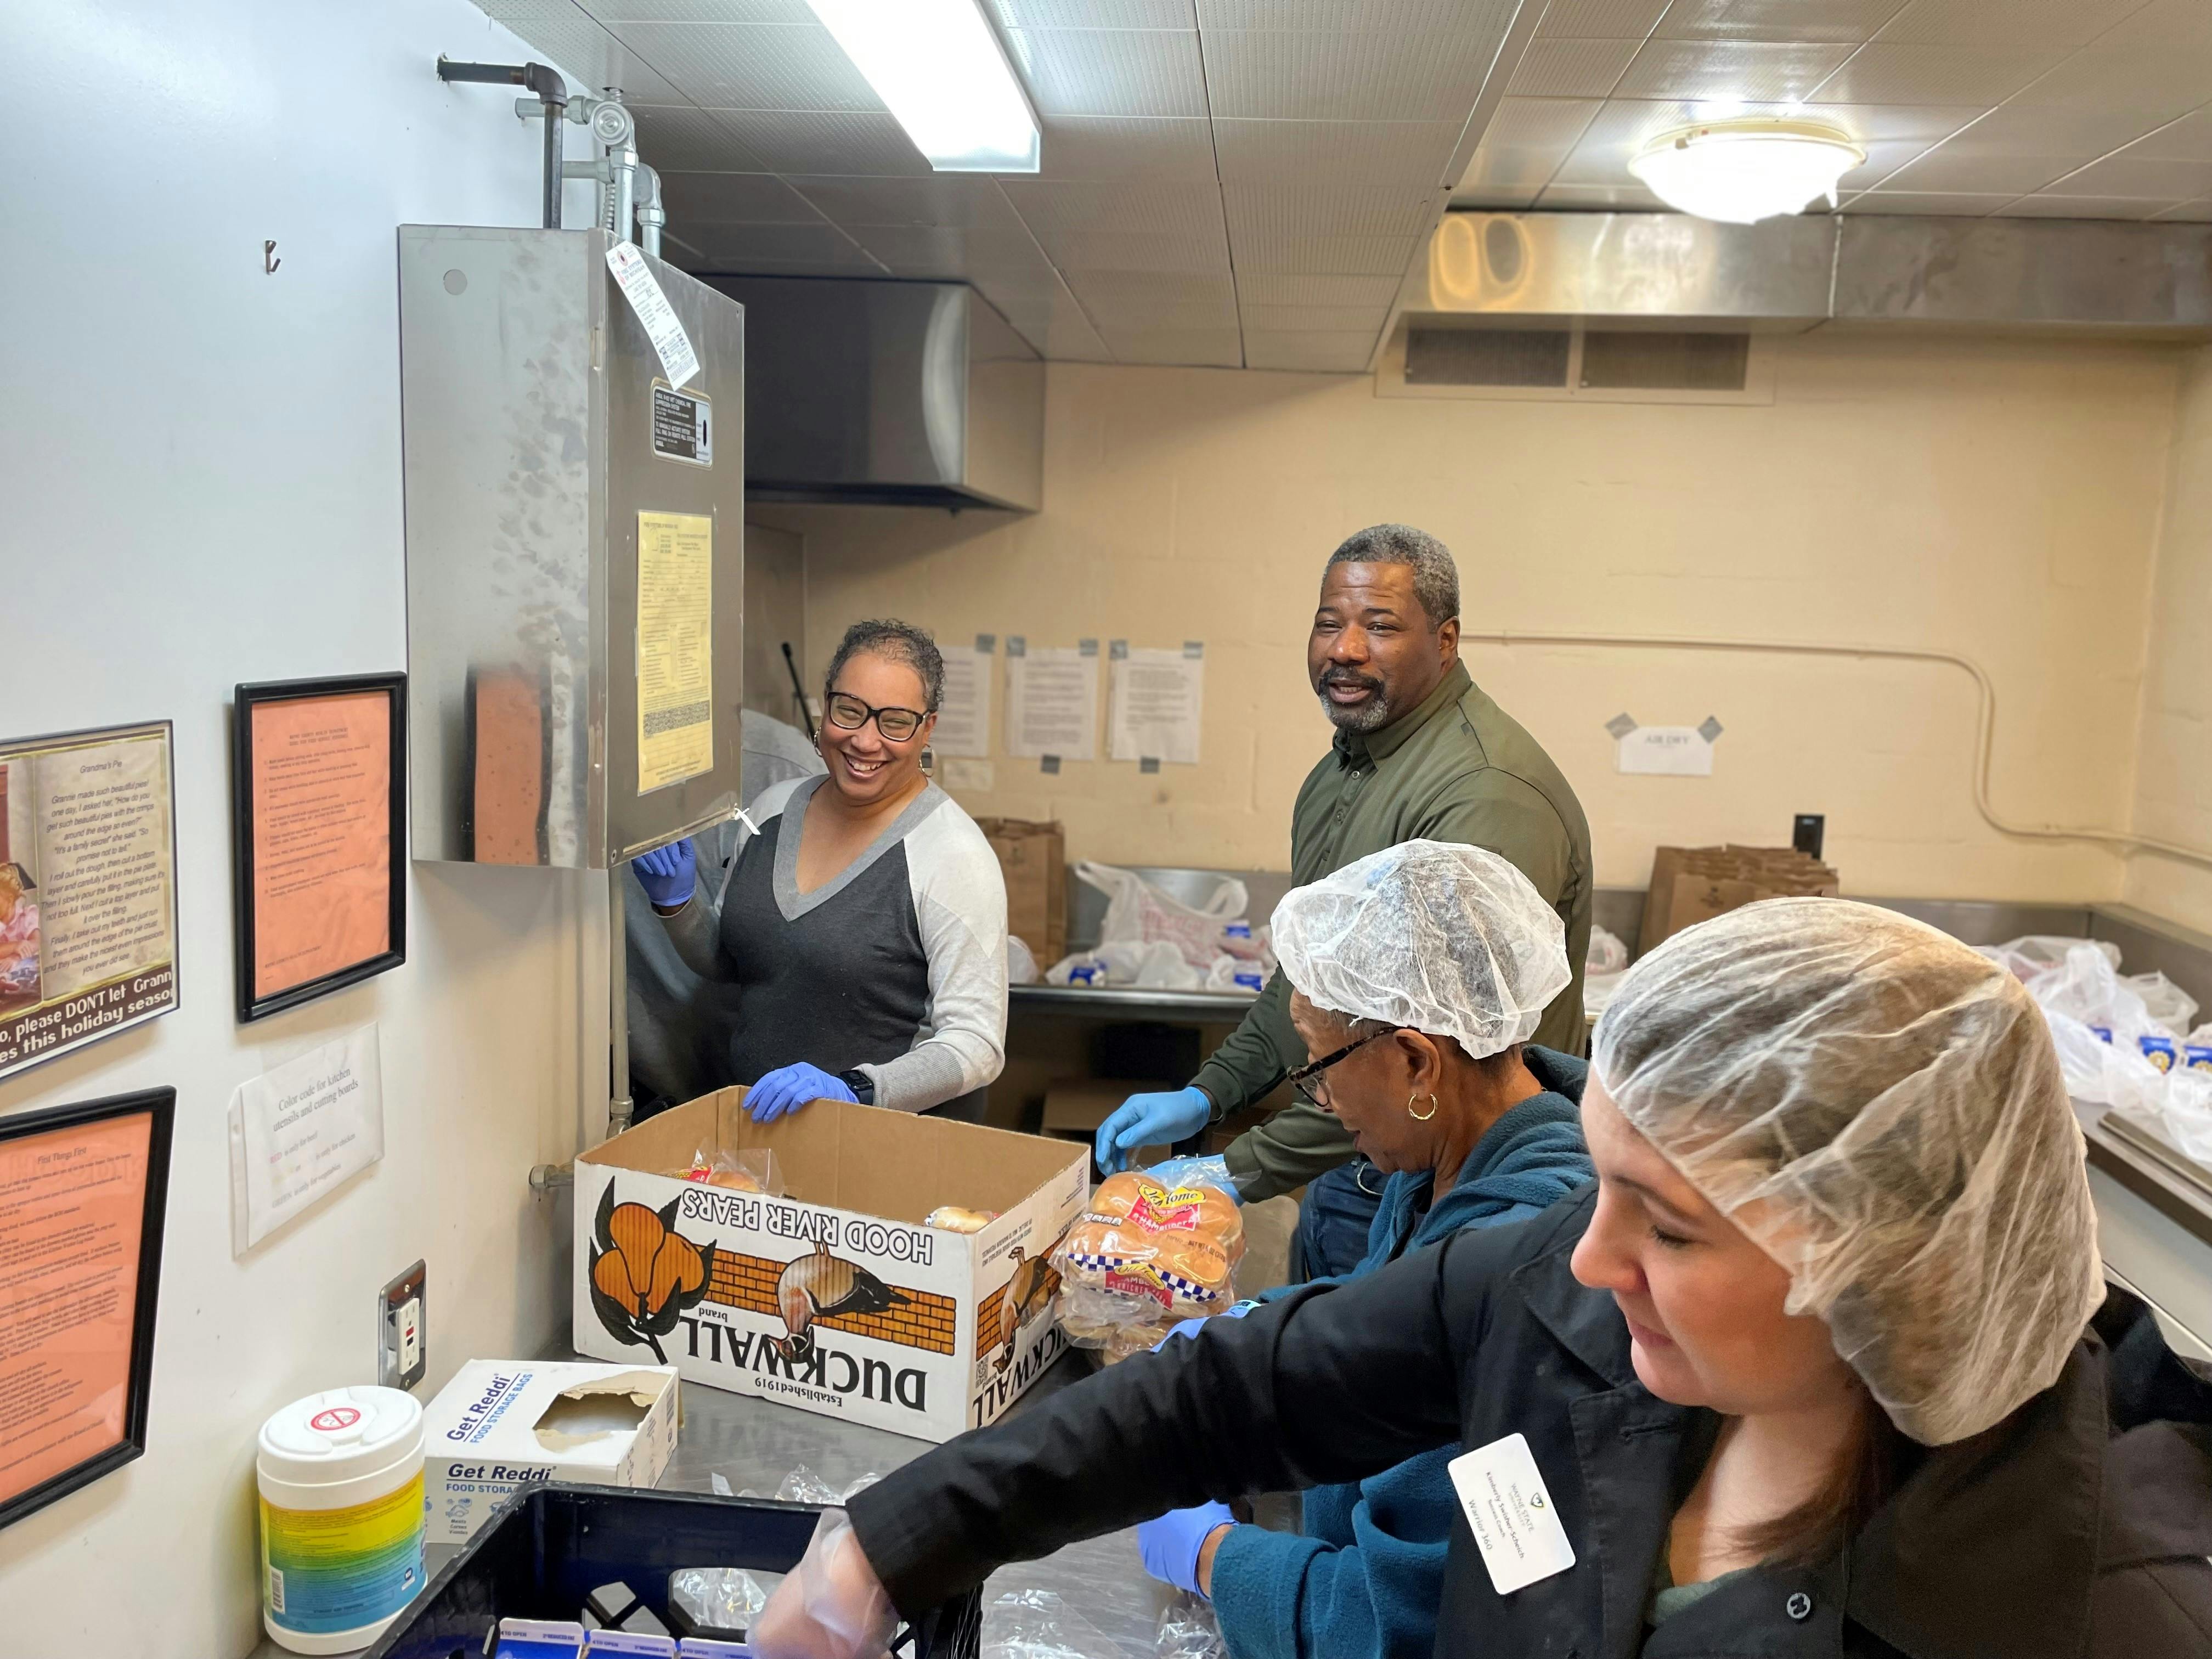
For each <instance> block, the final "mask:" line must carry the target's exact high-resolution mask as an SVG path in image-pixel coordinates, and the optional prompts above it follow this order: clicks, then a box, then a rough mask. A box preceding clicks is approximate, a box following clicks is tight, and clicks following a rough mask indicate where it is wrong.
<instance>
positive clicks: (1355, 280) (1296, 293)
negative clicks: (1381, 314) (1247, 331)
mask: <svg viewBox="0 0 2212 1659" xmlns="http://www.w3.org/2000/svg"><path fill="white" fill-rule="evenodd" d="M1401 275H1402V273H1393V274H1392V275H1390V276H1311V275H1308V276H1298V275H1294V274H1291V273H1290V272H1285V271H1265V270H1240V271H1238V272H1237V295H1238V296H1239V297H1240V298H1241V299H1242V300H1243V301H1244V303H1245V304H1246V305H1248V306H1255V305H1268V306H1383V307H1388V306H1389V304H1390V302H1391V301H1394V300H1395V299H1396V298H1397V297H1398V283H1399V280H1400V276H1401Z"/></svg>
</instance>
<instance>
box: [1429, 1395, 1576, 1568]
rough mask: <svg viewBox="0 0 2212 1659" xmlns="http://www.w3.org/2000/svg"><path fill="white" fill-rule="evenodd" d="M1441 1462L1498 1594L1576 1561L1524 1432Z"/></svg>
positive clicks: (1565, 1530)
mask: <svg viewBox="0 0 2212 1659" xmlns="http://www.w3.org/2000/svg"><path fill="white" fill-rule="evenodd" d="M1444 1468H1445V1470H1446V1472H1447V1473H1449V1474H1450V1476H1451V1481H1452V1486H1453V1487H1454V1488H1455V1490H1456V1491H1457V1492H1458V1493H1459V1504H1460V1508H1462V1510H1465V1511H1466V1512H1467V1524H1468V1528H1470V1529H1471V1530H1472V1531H1473V1532H1474V1547H1476V1548H1477V1549H1479V1550H1480V1551H1481V1552H1482V1565H1484V1566H1486V1567H1487V1568H1489V1569H1490V1582H1491V1583H1492V1584H1493V1585H1494V1586H1496V1587H1497V1590H1498V1594H1499V1595H1512V1594H1513V1592H1514V1591H1515V1590H1517V1589H1522V1587H1523V1586H1525V1585H1528V1584H1533V1583H1535V1582H1536V1581H1537V1580H1538V1579H1540V1578H1549V1577H1551V1576H1552V1575H1553V1573H1557V1572H1565V1571H1566V1570H1567V1569H1568V1568H1569V1567H1571V1566H1572V1565H1574V1564H1575V1552H1574V1547H1573V1546H1572V1545H1571V1544H1569V1543H1568V1542H1567V1529H1566V1528H1565V1527H1563V1526H1561V1525H1560V1524H1559V1511H1558V1510H1555V1509H1553V1507H1552V1494H1551V1493H1550V1492H1547V1491H1546V1490H1545V1489H1544V1477H1543V1476H1542V1475H1541V1474H1538V1473H1537V1472H1536V1460H1535V1458H1534V1455H1531V1453H1530V1452H1529V1450H1528V1440H1527V1438H1526V1437H1523V1436H1521V1435H1517V1434H1509V1435H1507V1436H1506V1437H1505V1438H1504V1439H1503V1440H1493V1441H1492V1442H1491V1443H1489V1444H1488V1445H1486V1446H1482V1447H1479V1448H1477V1449H1475V1450H1474V1451H1471V1452H1462V1453H1461V1454H1460V1455H1458V1456H1457V1457H1455V1458H1453V1459H1452V1461H1451V1462H1449V1463H1448V1464H1446V1465H1445V1466H1444Z"/></svg>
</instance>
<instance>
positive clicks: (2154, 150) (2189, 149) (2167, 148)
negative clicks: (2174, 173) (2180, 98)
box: [2128, 7, 2212, 161]
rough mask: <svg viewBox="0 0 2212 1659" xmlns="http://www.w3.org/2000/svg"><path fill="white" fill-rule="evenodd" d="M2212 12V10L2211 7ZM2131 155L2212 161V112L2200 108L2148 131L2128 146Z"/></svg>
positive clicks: (2208, 8) (2209, 8) (2209, 9)
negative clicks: (2167, 156)
mask: <svg viewBox="0 0 2212 1659" xmlns="http://www.w3.org/2000/svg"><path fill="white" fill-rule="evenodd" d="M2206 9H2207V10H2208V11H2212V7H2207V8H2206ZM2128 150H2129V153H2130V155H2170V156H2172V157H2174V158H2175V159H2176V160H2179V161H2212V109H2200V110H2196V111H2193V112H2191V113H2190V114H2187V115H2185V116H2183V117H2182V118H2180V119H2179V120H2178V121H2172V122H2168V123H2167V124H2166V125H2165V126H2162V127H2160V128H2158V129H2157V130H2156V131H2152V132H2147V133H2145V134H2144V135H2143V136H2142V137H2140V138H2138V139H2136V142H2135V143H2132V144H2130V145H2129V146H2128Z"/></svg>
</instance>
